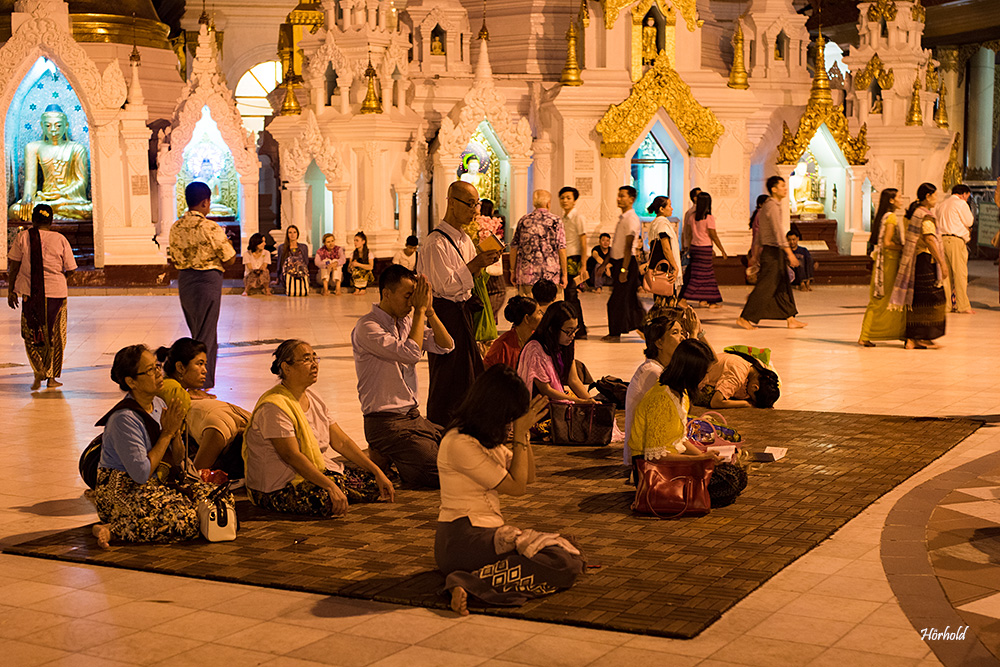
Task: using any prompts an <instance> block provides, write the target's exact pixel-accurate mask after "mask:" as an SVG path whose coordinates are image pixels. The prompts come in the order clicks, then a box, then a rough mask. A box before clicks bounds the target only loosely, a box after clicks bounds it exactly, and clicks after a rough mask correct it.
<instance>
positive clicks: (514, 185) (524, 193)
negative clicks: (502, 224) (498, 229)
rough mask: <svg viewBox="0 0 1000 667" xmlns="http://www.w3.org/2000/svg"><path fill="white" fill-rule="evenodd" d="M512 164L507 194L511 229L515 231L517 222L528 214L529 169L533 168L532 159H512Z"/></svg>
mask: <svg viewBox="0 0 1000 667" xmlns="http://www.w3.org/2000/svg"><path fill="white" fill-rule="evenodd" d="M509 162H510V190H509V192H508V193H507V206H508V208H509V209H510V217H509V222H510V225H509V226H510V227H511V228H512V229H513V227H514V225H516V224H517V221H518V220H520V219H521V217H522V216H524V215H526V214H527V213H528V211H529V210H530V209H529V203H530V202H529V199H530V197H531V193H529V192H528V169H529V168H530V167H531V162H532V160H531V158H530V157H512V158H510V160H509Z"/></svg>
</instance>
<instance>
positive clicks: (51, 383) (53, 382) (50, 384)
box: [45, 378, 63, 389]
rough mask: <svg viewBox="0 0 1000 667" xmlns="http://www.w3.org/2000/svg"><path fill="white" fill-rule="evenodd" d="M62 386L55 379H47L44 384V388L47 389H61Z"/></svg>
mask: <svg viewBox="0 0 1000 667" xmlns="http://www.w3.org/2000/svg"><path fill="white" fill-rule="evenodd" d="M62 385H63V383H62V382H60V381H59V380H57V379H55V378H49V379H48V380H46V382H45V386H46V387H48V388H49V389H52V388H53V387H61V386H62Z"/></svg>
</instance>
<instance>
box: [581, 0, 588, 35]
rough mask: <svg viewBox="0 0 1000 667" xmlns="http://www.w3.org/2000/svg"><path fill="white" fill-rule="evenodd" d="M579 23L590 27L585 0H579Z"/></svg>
mask: <svg viewBox="0 0 1000 667" xmlns="http://www.w3.org/2000/svg"><path fill="white" fill-rule="evenodd" d="M580 25H582V26H583V27H584V28H589V27H590V8H589V7H587V0H580Z"/></svg>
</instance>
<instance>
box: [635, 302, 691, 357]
mask: <svg viewBox="0 0 1000 667" xmlns="http://www.w3.org/2000/svg"><path fill="white" fill-rule="evenodd" d="M683 315H684V311H683V310H681V309H680V308H669V309H664V312H663V314H662V315H658V316H657V317H654V318H653V319H651V320H650V321H649V322H647V323H646V324H644V325H643V327H642V335H643V338H645V339H646V349H645V350H643V353H644V354H645V355H646V358H647V359H656V357H658V356H660V350H659V348H657V347H656V344H657V343H658V342H660V340H661V339H662V338H663V337H664V336H666V335H667V334H668V333H669V332H670V329H671V328H672V327H673V326H674V322H680V321H681V316H683Z"/></svg>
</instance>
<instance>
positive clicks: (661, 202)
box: [646, 195, 670, 215]
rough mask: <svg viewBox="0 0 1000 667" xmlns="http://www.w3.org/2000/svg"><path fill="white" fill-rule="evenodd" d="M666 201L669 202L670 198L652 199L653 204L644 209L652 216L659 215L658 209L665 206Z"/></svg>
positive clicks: (661, 196) (659, 197)
mask: <svg viewBox="0 0 1000 667" xmlns="http://www.w3.org/2000/svg"><path fill="white" fill-rule="evenodd" d="M668 201H670V197H665V196H663V195H660V196H658V197H656V198H655V199H653V203H651V204H650V205H649V206H648V207H646V212H647V213H651V214H652V215H659V214H660V209H661V208H663V207H664V206H666V204H667V202H668Z"/></svg>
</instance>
